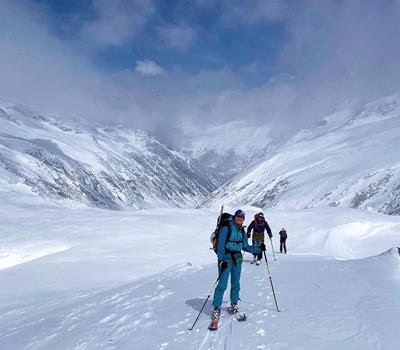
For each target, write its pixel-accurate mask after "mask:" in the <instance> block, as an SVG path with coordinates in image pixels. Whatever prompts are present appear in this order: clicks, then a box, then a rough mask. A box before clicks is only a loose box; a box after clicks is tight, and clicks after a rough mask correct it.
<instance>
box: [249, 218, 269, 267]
mask: <svg viewBox="0 0 400 350" xmlns="http://www.w3.org/2000/svg"><path fill="white" fill-rule="evenodd" d="M252 230H253V237H252V242H253V246H256V247H261V244H264V231H265V230H267V233H268V236H269V238H272V231H271V228H270V227H269V225H268V222H267V221H266V220H265V218H264V214H263V213H261V212H260V213H258V214H256V215H254V220H253V221H252V222H251V224H250V225H249V227H248V228H247V237H248V238H250V236H251V231H252ZM253 256H254V259H253V261H252V262H251V263H252V264H254V263H256V264H257V265H260V262H261V258H262V254H261V253H260V254H253Z"/></svg>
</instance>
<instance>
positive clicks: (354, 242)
mask: <svg viewBox="0 0 400 350" xmlns="http://www.w3.org/2000/svg"><path fill="white" fill-rule="evenodd" d="M0 196H1V198H0V199H1V203H2V204H1V206H0V221H1V222H2V230H1V233H0V247H1V254H0V266H2V269H1V270H0V281H1V284H2V287H3V288H1V289H0V348H1V349H18V350H19V349H27V350H28V349H29V350H33V349H52V350H53V349H174V350H175V349H177V350H179V349H252V350H253V349H271V350H275V349H307V350H309V349H363V350H364V349H371V350H372V349H385V350H386V349H389V350H392V349H393V350H394V349H397V332H398V327H397V322H396V320H397V317H398V315H399V314H400V288H399V287H400V260H399V255H398V253H397V250H393V249H391V248H392V247H394V246H396V245H399V236H398V232H399V230H400V218H399V217H391V216H386V215H382V214H377V213H372V212H368V211H363V210H359V209H346V208H334V207H327V208H312V209H308V210H271V211H268V212H267V213H266V215H267V220H268V221H269V223H270V225H271V227H272V229H273V232H274V237H273V243H274V247H275V250H276V249H277V248H278V245H279V239H278V235H277V232H278V231H279V230H280V229H281V228H282V227H285V228H286V229H287V231H288V235H289V238H288V250H289V253H288V254H287V255H282V254H279V253H277V254H276V258H277V260H276V261H274V259H273V257H272V254H271V249H270V247H269V245H268V252H267V256H268V260H269V265H270V268H271V274H272V280H273V283H274V287H275V290H276V293H277V301H278V305H279V308H280V310H281V312H277V311H276V309H275V305H274V301H273V295H272V292H271V287H270V284H269V280H268V277H267V272H266V267H265V264H264V263H263V264H261V265H260V266H255V265H250V264H249V261H250V258H251V257H250V256H249V254H246V255H245V262H244V263H243V270H242V279H241V286H242V289H241V299H242V300H241V303H240V307H241V309H242V310H243V311H245V312H246V314H247V316H248V319H247V321H246V322H242V323H239V322H237V321H236V320H234V319H232V317H231V316H229V315H228V314H227V313H226V312H225V313H224V314H223V316H222V318H221V328H220V329H219V330H218V331H217V332H213V333H212V332H209V331H208V330H207V326H208V323H209V317H210V312H211V306H210V303H209V304H208V305H207V306H206V308H205V311H204V314H203V315H202V317H201V318H200V320H199V322H198V323H197V325H196V326H195V327H194V330H193V331H192V332H190V331H188V328H189V326H190V325H191V324H192V322H193V321H194V319H195V318H196V315H197V312H198V311H199V310H200V307H201V305H202V304H203V302H204V300H205V297H206V296H207V294H208V293H209V292H210V290H209V289H210V288H211V285H212V283H213V281H214V280H215V278H216V276H217V271H216V264H215V254H214V253H213V252H212V251H211V250H210V249H209V235H210V233H211V231H212V229H213V226H214V224H215V219H216V216H217V213H218V208H210V209H152V210H141V211H108V210H103V209H94V208H87V207H84V206H82V205H76V204H74V203H72V202H71V203H70V204H69V205H68V206H65V205H62V204H60V203H58V204H55V203H50V202H46V201H40V200H38V199H32V198H31V197H22V196H20V197H19V198H16V197H15V195H14V194H13V193H5V192H4V193H1V194H0ZM232 209H233V208H228V210H232ZM256 210H258V209H257V208H252V207H246V208H245V211H246V212H247V220H246V222H247V223H249V220H250V219H251V217H252V215H253V214H254V213H255V211H256ZM228 296H229V293H228V292H227V293H226V294H225V301H228V299H227V298H228Z"/></svg>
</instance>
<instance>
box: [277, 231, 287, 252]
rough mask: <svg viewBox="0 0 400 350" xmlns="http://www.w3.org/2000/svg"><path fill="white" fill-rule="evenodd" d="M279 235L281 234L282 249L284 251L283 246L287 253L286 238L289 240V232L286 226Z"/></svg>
mask: <svg viewBox="0 0 400 350" xmlns="http://www.w3.org/2000/svg"><path fill="white" fill-rule="evenodd" d="M279 236H281V238H280V243H281V245H280V251H281V253H282V248H283V249H284V250H285V254H286V253H287V249H286V240H287V232H286V230H285V229H284V228H282V230H280V231H279Z"/></svg>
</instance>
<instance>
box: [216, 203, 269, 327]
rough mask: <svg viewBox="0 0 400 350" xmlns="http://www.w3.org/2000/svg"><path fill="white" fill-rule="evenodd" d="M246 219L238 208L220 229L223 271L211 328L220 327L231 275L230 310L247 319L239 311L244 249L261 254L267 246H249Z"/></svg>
mask: <svg viewBox="0 0 400 350" xmlns="http://www.w3.org/2000/svg"><path fill="white" fill-rule="evenodd" d="M244 219H245V213H244V212H243V211H242V210H240V209H239V210H237V211H236V212H235V215H234V216H233V217H230V218H229V219H228V221H227V223H226V225H223V226H222V227H221V229H220V230H219V238H218V246H217V256H218V270H219V273H221V271H222V273H221V277H220V280H219V282H218V285H217V288H216V289H215V292H214V300H213V306H214V309H213V312H212V319H211V324H210V326H209V329H210V330H216V329H218V321H219V317H220V315H221V305H222V300H223V296H224V292H225V290H226V287H227V286H228V278H229V275H231V293H230V301H231V304H230V306H229V307H228V312H229V313H231V314H232V315H234V316H235V317H236V319H237V320H238V321H244V320H246V316H245V314H243V313H241V312H239V308H238V305H237V303H238V300H239V291H240V273H241V270H242V261H243V256H242V250H244V251H246V252H250V253H254V254H259V253H261V252H262V250H265V246H261V247H254V246H249V244H248V242H247V237H246V233H245V231H244V229H243V227H242V225H243V221H244Z"/></svg>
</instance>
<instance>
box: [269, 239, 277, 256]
mask: <svg viewBox="0 0 400 350" xmlns="http://www.w3.org/2000/svg"><path fill="white" fill-rule="evenodd" d="M269 240H270V241H271V247H272V254H274V261H276V258H275V250H274V245H273V244H272V238H271V237H269Z"/></svg>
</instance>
